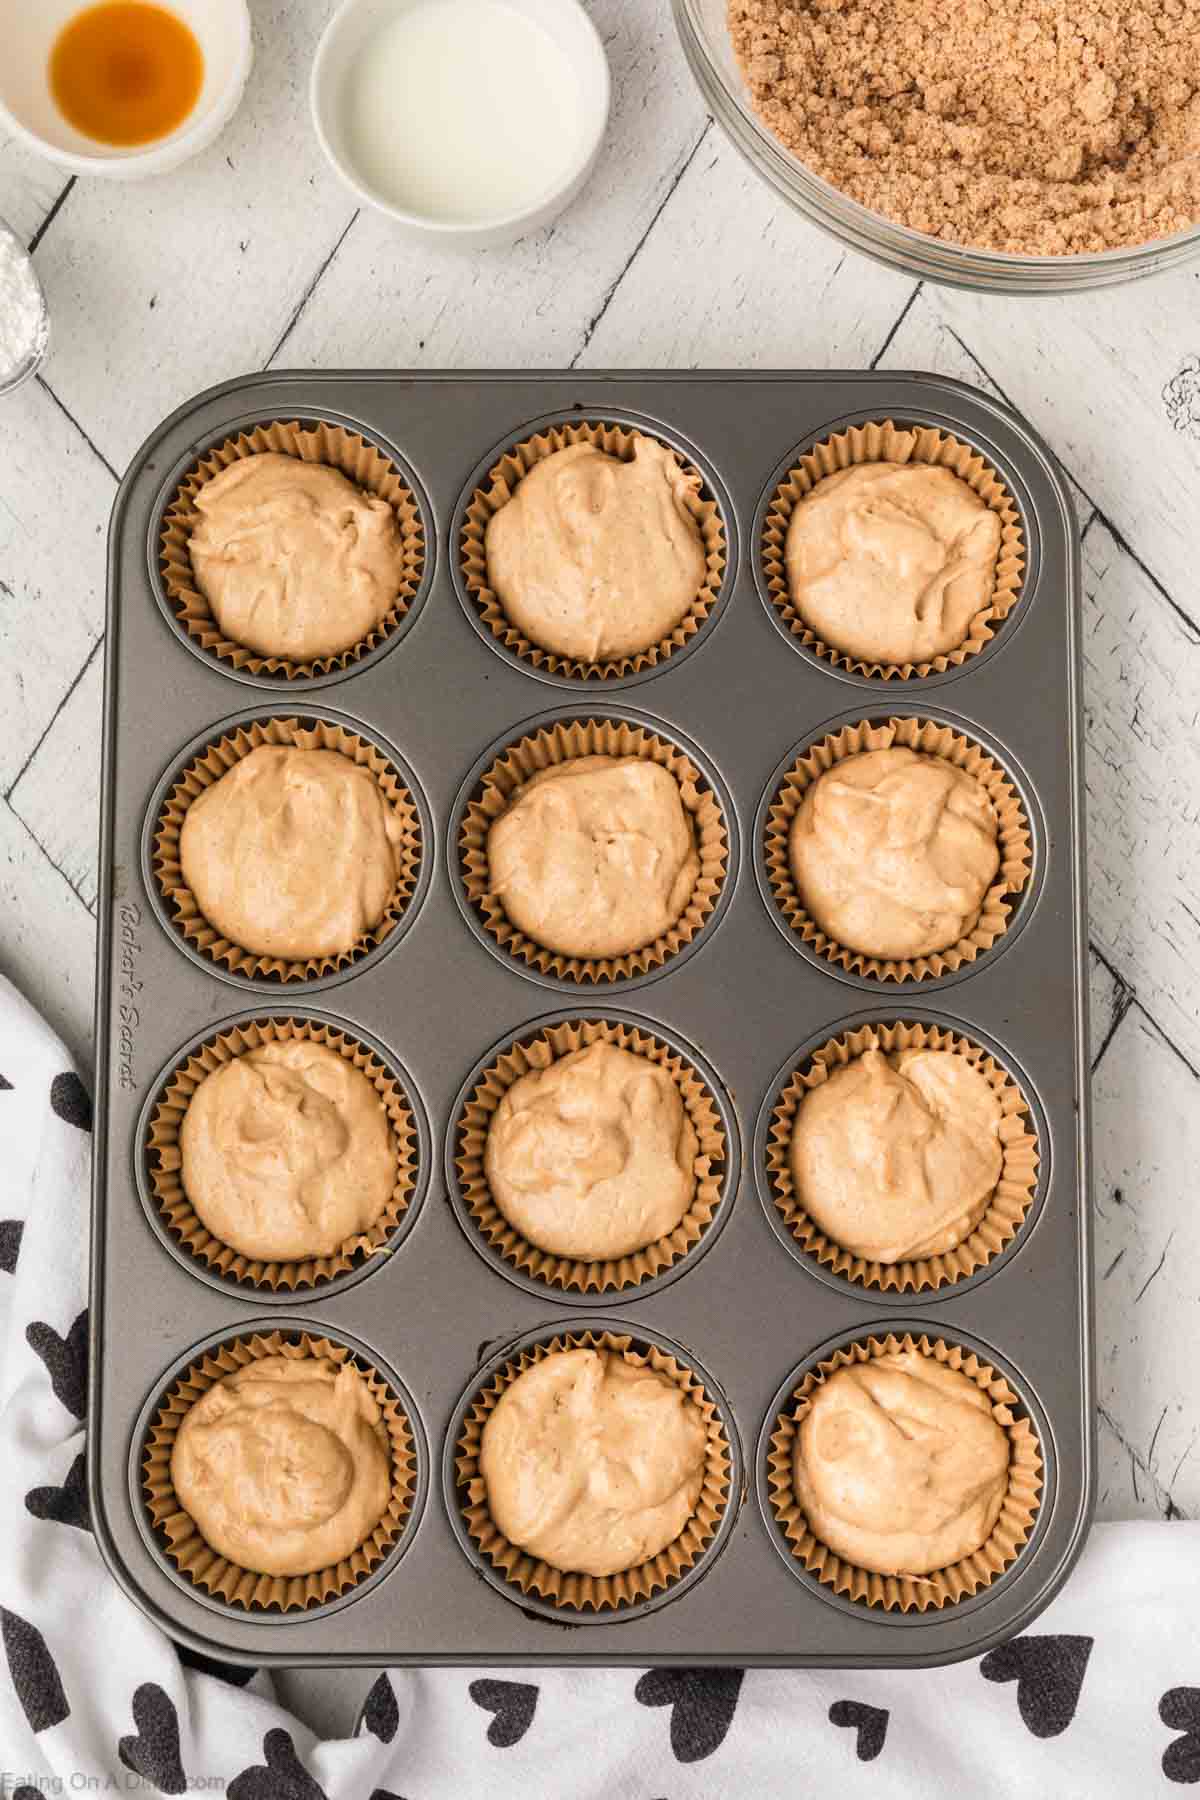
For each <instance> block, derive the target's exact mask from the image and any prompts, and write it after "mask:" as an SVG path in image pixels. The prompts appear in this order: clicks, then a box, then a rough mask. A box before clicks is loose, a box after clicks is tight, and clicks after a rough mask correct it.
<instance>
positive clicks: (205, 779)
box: [153, 718, 423, 983]
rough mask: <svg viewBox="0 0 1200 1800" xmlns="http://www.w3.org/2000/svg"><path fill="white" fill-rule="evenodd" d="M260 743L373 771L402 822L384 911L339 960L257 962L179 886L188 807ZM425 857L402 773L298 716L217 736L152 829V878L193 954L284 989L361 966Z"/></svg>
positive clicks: (378, 754) (352, 735) (352, 738)
mask: <svg viewBox="0 0 1200 1800" xmlns="http://www.w3.org/2000/svg"><path fill="white" fill-rule="evenodd" d="M263 744H275V745H279V746H289V745H290V746H292V747H294V748H295V749H297V750H336V751H339V752H340V753H341V754H342V755H343V756H348V757H349V758H350V760H351V762H353V763H355V764H357V766H358V767H359V768H364V769H369V770H370V772H371V774H372V775H373V776H374V777H375V779H376V781H377V782H378V783H379V786H380V787H381V788H382V790H383V794H384V798H385V799H386V800H387V802H388V804H389V806H390V807H391V809H392V811H393V813H395V814H396V816H397V817H398V818H399V820H400V823H401V826H402V834H401V837H400V840H399V843H398V844H397V845H396V852H397V858H398V861H399V865H400V869H399V876H398V878H397V881H396V887H395V890H394V892H393V894H392V898H391V900H390V901H389V902H388V906H387V909H386V911H385V912H384V915H383V917H382V919H381V920H380V921H379V924H378V925H376V926H375V927H374V929H373V930H371V931H365V932H363V933H362V935H361V936H360V937H359V938H358V939H357V940H356V942H355V943H354V944H352V945H351V946H350V947H349V949H347V950H343V951H339V952H338V953H337V954H336V955H328V956H312V957H308V958H306V959H305V960H304V961H300V962H291V961H288V960H287V959H286V958H284V957H280V956H259V955H257V954H255V952H254V951H251V950H243V949H242V948H241V946H240V945H238V944H234V943H231V942H230V941H229V939H228V938H226V937H223V936H222V935H221V933H220V932H219V931H217V929H216V927H215V926H213V925H210V924H209V922H208V920H207V919H206V918H205V917H204V914H203V913H202V912H201V910H200V904H199V901H198V900H197V899H196V896H195V894H193V892H192V890H191V888H190V887H188V885H187V883H186V881H185V880H184V876H183V869H182V867H181V865H180V860H179V840H180V834H181V832H182V831H183V821H184V819H185V817H186V816H187V810H188V807H189V806H190V805H191V804H192V802H193V800H195V799H197V798H198V797H199V795H201V794H202V793H204V791H205V789H206V788H210V787H211V786H212V785H213V783H214V782H216V781H219V780H220V779H221V777H222V775H226V774H228V772H229V770H230V769H232V768H233V766H234V764H235V763H237V762H240V761H241V759H242V758H243V757H244V756H249V754H250V752H251V751H252V750H257V749H258V748H260V746H262V745H263ZM422 851H423V846H422V843H421V820H420V815H419V814H418V812H417V808H416V804H415V802H414V800H413V797H412V795H411V794H410V793H409V791H408V789H407V788H406V787H405V785H404V783H403V781H402V780H401V778H400V775H399V773H398V772H397V771H396V770H395V769H394V768H393V767H392V765H391V763H390V762H389V761H388V760H387V758H386V756H385V755H384V754H383V752H382V751H381V750H380V749H379V748H378V747H377V746H376V745H375V744H373V743H371V741H370V739H369V738H364V737H359V736H358V734H357V733H356V732H353V731H347V730H345V729H344V727H343V726H341V725H332V724H329V723H327V722H326V721H325V720H323V719H311V720H309V721H307V722H305V721H304V720H302V719H299V718H263V719H254V720H252V721H251V723H250V724H248V725H239V726H238V727H237V729H236V730H235V731H233V732H231V733H230V734H229V736H227V737H222V738H217V739H216V740H215V741H214V742H213V743H211V744H209V745H208V747H207V748H206V749H204V750H201V751H200V752H199V753H198V755H196V756H195V757H193V759H192V761H191V762H190V763H188V764H187V766H186V767H185V768H184V769H183V770H182V771H181V772H180V774H179V776H178V777H177V778H176V781H175V784H174V786H173V787H172V789H171V791H170V793H169V794H168V795H167V798H166V800H165V801H164V802H163V806H162V810H161V812H160V814H159V816H158V820H157V822H156V825H155V829H154V855H153V864H154V875H155V879H156V880H157V882H158V885H159V888H160V890H161V892H162V894H163V897H164V899H165V900H166V901H167V904H168V905H169V907H170V908H171V911H172V913H173V915H174V923H175V925H176V927H177V929H178V930H179V931H180V932H182V934H183V936H184V937H185V938H186V939H187V941H188V943H189V944H191V945H192V946H193V948H194V949H197V950H201V951H203V953H204V955H205V956H207V957H209V958H210V960H211V961H212V962H215V963H219V964H221V965H222V967H224V968H227V969H229V970H231V971H232V972H233V973H234V974H237V975H246V976H251V977H254V978H256V979H259V980H262V979H266V980H271V981H278V982H280V983H285V982H289V981H316V980H317V979H318V978H319V977H320V976H323V975H331V974H333V973H335V972H336V971H338V970H340V969H345V968H348V967H349V966H350V964H351V963H355V962H358V961H359V960H360V959H361V958H362V957H364V956H366V955H367V953H368V952H369V951H371V950H373V949H374V948H375V947H376V945H377V944H381V943H383V941H384V939H385V938H386V937H387V936H388V933H389V932H390V931H391V930H392V929H393V927H394V926H395V925H396V924H397V922H398V921H399V919H400V917H401V915H402V914H403V912H404V911H405V908H406V907H407V906H408V904H409V901H410V900H411V899H412V896H413V893H414V891H415V889H416V885H417V875H418V872H419V870H420V865H421V856H422Z"/></svg>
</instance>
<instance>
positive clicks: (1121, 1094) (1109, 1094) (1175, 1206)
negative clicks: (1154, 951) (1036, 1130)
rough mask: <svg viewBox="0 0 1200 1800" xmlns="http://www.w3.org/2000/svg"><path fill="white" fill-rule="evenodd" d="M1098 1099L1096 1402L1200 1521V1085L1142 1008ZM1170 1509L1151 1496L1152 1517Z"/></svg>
mask: <svg viewBox="0 0 1200 1800" xmlns="http://www.w3.org/2000/svg"><path fill="white" fill-rule="evenodd" d="M1093 1092H1094V1099H1095V1128H1096V1140H1095V1149H1096V1181H1095V1201H1096V1208H1095V1210H1096V1346H1097V1360H1098V1376H1099V1380H1098V1386H1099V1394H1098V1398H1099V1401H1100V1404H1101V1406H1102V1407H1103V1409H1104V1411H1105V1412H1106V1413H1107V1414H1108V1417H1109V1419H1110V1420H1111V1422H1112V1425H1113V1427H1114V1428H1115V1430H1116V1432H1118V1433H1119V1434H1120V1438H1121V1439H1123V1440H1124V1443H1125V1445H1127V1446H1128V1447H1129V1448H1130V1449H1131V1450H1132V1452H1133V1453H1134V1456H1135V1458H1137V1459H1140V1462H1141V1463H1142V1464H1144V1466H1145V1469H1146V1470H1147V1471H1149V1473H1150V1474H1151V1475H1153V1477H1154V1478H1155V1481H1156V1482H1157V1483H1159V1484H1160V1486H1161V1489H1162V1494H1163V1495H1170V1496H1171V1498H1172V1499H1173V1501H1174V1503H1175V1506H1176V1507H1177V1508H1178V1509H1179V1510H1180V1511H1181V1512H1182V1513H1184V1514H1186V1515H1187V1516H1189V1517H1200V1419H1197V1416H1196V1405H1195V1385H1196V1383H1195V1349H1196V1319H1197V1317H1198V1316H1200V1208H1197V1206H1196V1204H1195V1170H1196V1167H1197V1163H1198V1162H1200V1080H1197V1077H1196V1076H1195V1075H1194V1074H1193V1073H1192V1071H1191V1070H1190V1069H1189V1068H1188V1067H1187V1065H1186V1064H1185V1063H1184V1062H1183V1061H1182V1060H1181V1059H1180V1058H1179V1056H1178V1055H1176V1054H1175V1052H1174V1051H1173V1050H1171V1049H1170V1047H1169V1046H1168V1045H1167V1044H1166V1043H1165V1042H1164V1040H1163V1038H1162V1036H1161V1034H1160V1033H1159V1032H1157V1031H1156V1030H1155V1028H1154V1026H1153V1025H1152V1024H1151V1023H1150V1022H1149V1021H1148V1020H1147V1019H1146V1017H1145V1015H1144V1014H1143V1013H1142V1011H1141V1010H1140V1008H1138V1007H1136V1006H1135V1007H1133V1008H1132V1009H1131V1010H1130V1012H1129V1013H1128V1014H1127V1015H1126V1017H1125V1019H1124V1020H1123V1021H1122V1023H1121V1025H1120V1027H1119V1028H1118V1030H1117V1033H1116V1036H1115V1037H1114V1039H1113V1042H1112V1044H1111V1046H1110V1048H1109V1051H1108V1054H1107V1055H1106V1056H1105V1058H1104V1061H1103V1062H1102V1063H1101V1065H1100V1068H1099V1071H1098V1073H1097V1076H1096V1081H1095V1086H1094V1090H1093ZM1115 1454H1116V1453H1115V1452H1114V1455H1115ZM1126 1459H1127V1460H1128V1452H1126ZM1139 1479H1140V1476H1139ZM1130 1481H1131V1482H1132V1476H1131V1477H1130ZM1141 1486H1142V1489H1143V1498H1145V1490H1146V1486H1147V1484H1146V1483H1145V1482H1144V1481H1142V1482H1141ZM1117 1491H1118V1493H1119V1492H1120V1491H1121V1490H1120V1489H1119V1488H1118V1490H1117ZM1165 1507H1166V1501H1165V1499H1164V1498H1162V1496H1161V1495H1158V1494H1156V1493H1155V1492H1153V1491H1152V1492H1151V1495H1150V1501H1149V1504H1148V1506H1147V1507H1146V1508H1145V1510H1148V1511H1152V1512H1160V1513H1161V1512H1162V1511H1164V1510H1165ZM1112 1516H1115V1515H1112Z"/></svg>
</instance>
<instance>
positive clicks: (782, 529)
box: [760, 419, 1026, 681]
mask: <svg viewBox="0 0 1200 1800" xmlns="http://www.w3.org/2000/svg"><path fill="white" fill-rule="evenodd" d="M875 462H894V463H909V462H913V463H926V464H928V465H929V466H930V467H931V468H942V469H949V470H950V471H951V473H952V474H955V475H957V476H958V478H959V480H960V481H964V482H965V483H966V484H967V486H968V487H969V488H970V489H971V491H972V492H973V493H975V494H977V495H978V497H979V498H980V499H981V500H982V501H983V502H984V503H985V505H987V506H988V507H990V509H991V510H992V512H994V513H995V514H996V516H997V517H998V519H999V520H1000V549H999V551H998V553H997V557H996V574H995V582H994V585H993V588H992V594H991V598H990V600H989V601H988V603H987V605H986V606H984V607H981V608H980V610H979V611H978V612H977V613H976V614H975V616H974V617H973V618H972V620H971V621H970V624H969V625H968V627H967V635H966V637H965V639H964V640H963V642H962V643H961V644H960V645H959V646H958V648H957V649H955V650H947V651H945V652H942V653H939V654H938V655H937V656H935V657H933V658H932V659H931V660H930V661H928V662H919V663H882V662H867V661H864V660H863V659H862V658H860V657H855V656H851V655H850V654H849V653H848V652H847V651H843V650H838V649H837V648H836V647H835V646H834V645H832V644H827V643H825V642H824V640H823V639H822V638H820V637H819V636H818V635H817V633H816V632H814V631H813V630H812V628H811V627H810V626H809V625H808V624H807V623H806V622H805V620H804V619H803V618H802V617H801V615H800V613H799V611H798V610H797V608H796V605H795V603H794V601H793V599H792V594H791V589H790V587H789V584H788V578H787V569H786V567H785V562H784V557H785V550H786V545H787V534H788V526H789V525H790V524H791V519H792V514H793V513H794V512H795V510H796V507H797V506H798V505H799V504H800V502H801V501H802V500H803V499H804V497H805V496H806V495H807V494H810V493H811V492H812V491H813V489H814V488H815V487H816V486H817V485H818V483H819V482H821V481H823V480H824V479H825V477H826V476H828V475H835V474H837V473H838V472H839V471H840V470H842V469H849V468H853V467H856V466H857V465H859V464H862V463H875ZM760 554H761V557H762V570H763V576H764V579H765V581H766V586H767V593H768V594H769V595H770V598H771V604H772V605H773V606H774V607H775V609H776V611H777V612H778V614H779V616H780V618H781V619H782V620H783V622H784V624H785V625H786V626H787V628H788V630H789V631H790V632H791V633H792V635H793V637H795V638H797V639H798V641H799V642H800V643H801V644H802V645H803V646H804V648H805V649H806V650H811V651H812V652H813V654H814V655H815V656H820V657H823V658H824V659H825V660H826V661H828V662H830V663H832V664H833V665H834V667H835V668H839V669H848V670H850V671H851V672H852V673H853V674H855V675H868V676H879V677H882V679H883V680H884V681H893V680H899V681H910V680H913V679H920V677H922V676H924V675H942V674H944V673H945V672H946V670H947V669H951V668H959V667H961V665H962V664H963V663H964V662H966V661H967V659H968V658H969V657H972V656H976V655H977V654H978V653H979V651H980V650H982V649H983V648H984V647H985V645H987V644H988V643H990V642H991V640H992V638H993V637H994V636H995V634H996V628H997V627H998V626H999V625H1000V624H1001V623H1002V622H1003V620H1005V619H1006V618H1007V617H1008V615H1009V613H1011V612H1012V610H1013V608H1014V607H1015V606H1016V604H1017V602H1018V601H1019V600H1020V598H1021V592H1022V587H1023V583H1024V576H1025V563H1026V552H1025V534H1024V531H1023V529H1022V526H1021V515H1020V513H1019V512H1018V510H1017V505H1016V502H1015V500H1014V499H1013V497H1012V495H1011V494H1010V493H1009V491H1008V489H1007V487H1006V486H1005V485H1004V482H1003V481H1002V480H1001V478H1000V476H999V474H998V473H997V472H996V470H995V469H994V468H993V467H992V466H991V464H990V463H989V462H987V461H986V460H985V459H984V458H983V457H982V456H981V455H980V454H979V452H978V451H977V450H975V449H973V448H972V447H971V445H970V444H964V443H962V442H961V441H960V440H959V439H958V438H955V437H951V436H950V435H949V434H948V433H946V432H943V431H938V430H937V429H935V427H933V426H932V425H922V426H914V427H912V428H905V427H903V426H898V425H896V424H894V423H893V422H892V420H891V419H885V420H883V421H882V422H881V423H878V424H869V425H853V426H851V427H850V429H849V430H848V431H840V432H837V433H836V434H835V435H834V436H833V437H829V438H826V439H824V441H823V442H821V443H819V444H815V445H814V446H813V448H812V449H811V450H809V451H807V452H806V453H805V454H804V455H803V456H802V457H801V458H800V460H799V462H798V463H797V464H796V466H795V467H794V468H792V469H789V471H788V473H787V474H786V475H785V476H784V478H783V480H782V481H781V482H780V483H779V486H778V487H777V488H776V489H775V493H774V495H773V496H772V499H771V503H770V506H769V507H768V509H767V515H766V518H765V520H764V521H763V532H762V542H761V545H760Z"/></svg>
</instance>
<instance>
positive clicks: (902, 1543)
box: [793, 1350, 1008, 1575]
mask: <svg viewBox="0 0 1200 1800" xmlns="http://www.w3.org/2000/svg"><path fill="white" fill-rule="evenodd" d="M793 1481H794V1484H795V1490H796V1498H797V1499H798V1500H799V1502H800V1504H801V1506H802V1507H803V1508H804V1512H805V1514H806V1516H807V1518H808V1523H809V1526H810V1528H811V1530H812V1533H813V1536H814V1537H816V1538H818V1539H819V1540H820V1542H821V1543H823V1544H827V1545H828V1546H829V1548H830V1549H831V1550H834V1551H836V1552H837V1554H838V1555H839V1556H844V1557H845V1558H846V1560H847V1561H848V1562H852V1563H856V1564H857V1565H858V1567H859V1568H862V1569H874V1570H876V1571H878V1573H879V1574H881V1575H928V1574H930V1573H931V1572H932V1571H933V1570H934V1569H945V1568H948V1567H949V1566H950V1564H951V1563H956V1562H958V1561H959V1560H960V1558H962V1557H964V1556H970V1555H971V1553H972V1552H973V1551H975V1550H978V1548H979V1546H980V1545H981V1544H983V1543H985V1542H986V1541H987V1539H988V1538H989V1537H990V1536H991V1533H992V1528H993V1527H994V1525H995V1523H996V1520H997V1519H998V1518H999V1516H1000V1508H1001V1507H1002V1506H1003V1504H1004V1496H1005V1494H1006V1492H1007V1490H1008V1439H1007V1437H1006V1435H1005V1433H1004V1431H1003V1429H1002V1427H1001V1426H999V1425H998V1424H997V1423H996V1421H995V1419H994V1418H993V1417H992V1410H991V1403H990V1401H989V1400H988V1397H987V1395H986V1394H985V1393H984V1392H983V1390H982V1389H981V1388H979V1387H977V1386H976V1385H975V1383H974V1382H973V1381H972V1380H971V1379H970V1377H969V1376H967V1375H963V1374H960V1373H959V1372H958V1370H956V1369H949V1368H946V1367H945V1366H944V1365H943V1364H942V1363H939V1362H935V1361H934V1359H933V1357H931V1356H925V1355H924V1354H922V1352H921V1351H919V1350H900V1351H896V1352H894V1353H892V1354H891V1355H887V1356H881V1357H878V1358H871V1359H870V1360H869V1361H867V1362H864V1363H853V1364H851V1365H850V1366H849V1367H847V1368H842V1369H837V1370H835V1371H834V1373H833V1374H832V1375H830V1376H829V1378H828V1380H826V1381H824V1382H822V1383H821V1384H820V1385H819V1386H818V1387H817V1388H816V1390H815V1391H814V1394H813V1398H812V1404H811V1406H810V1407H809V1410H808V1412H807V1414H806V1415H805V1417H804V1420H803V1421H802V1423H801V1425H800V1429H799V1432H798V1434H797V1438H796V1451H795V1460H794V1468H793Z"/></svg>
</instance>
